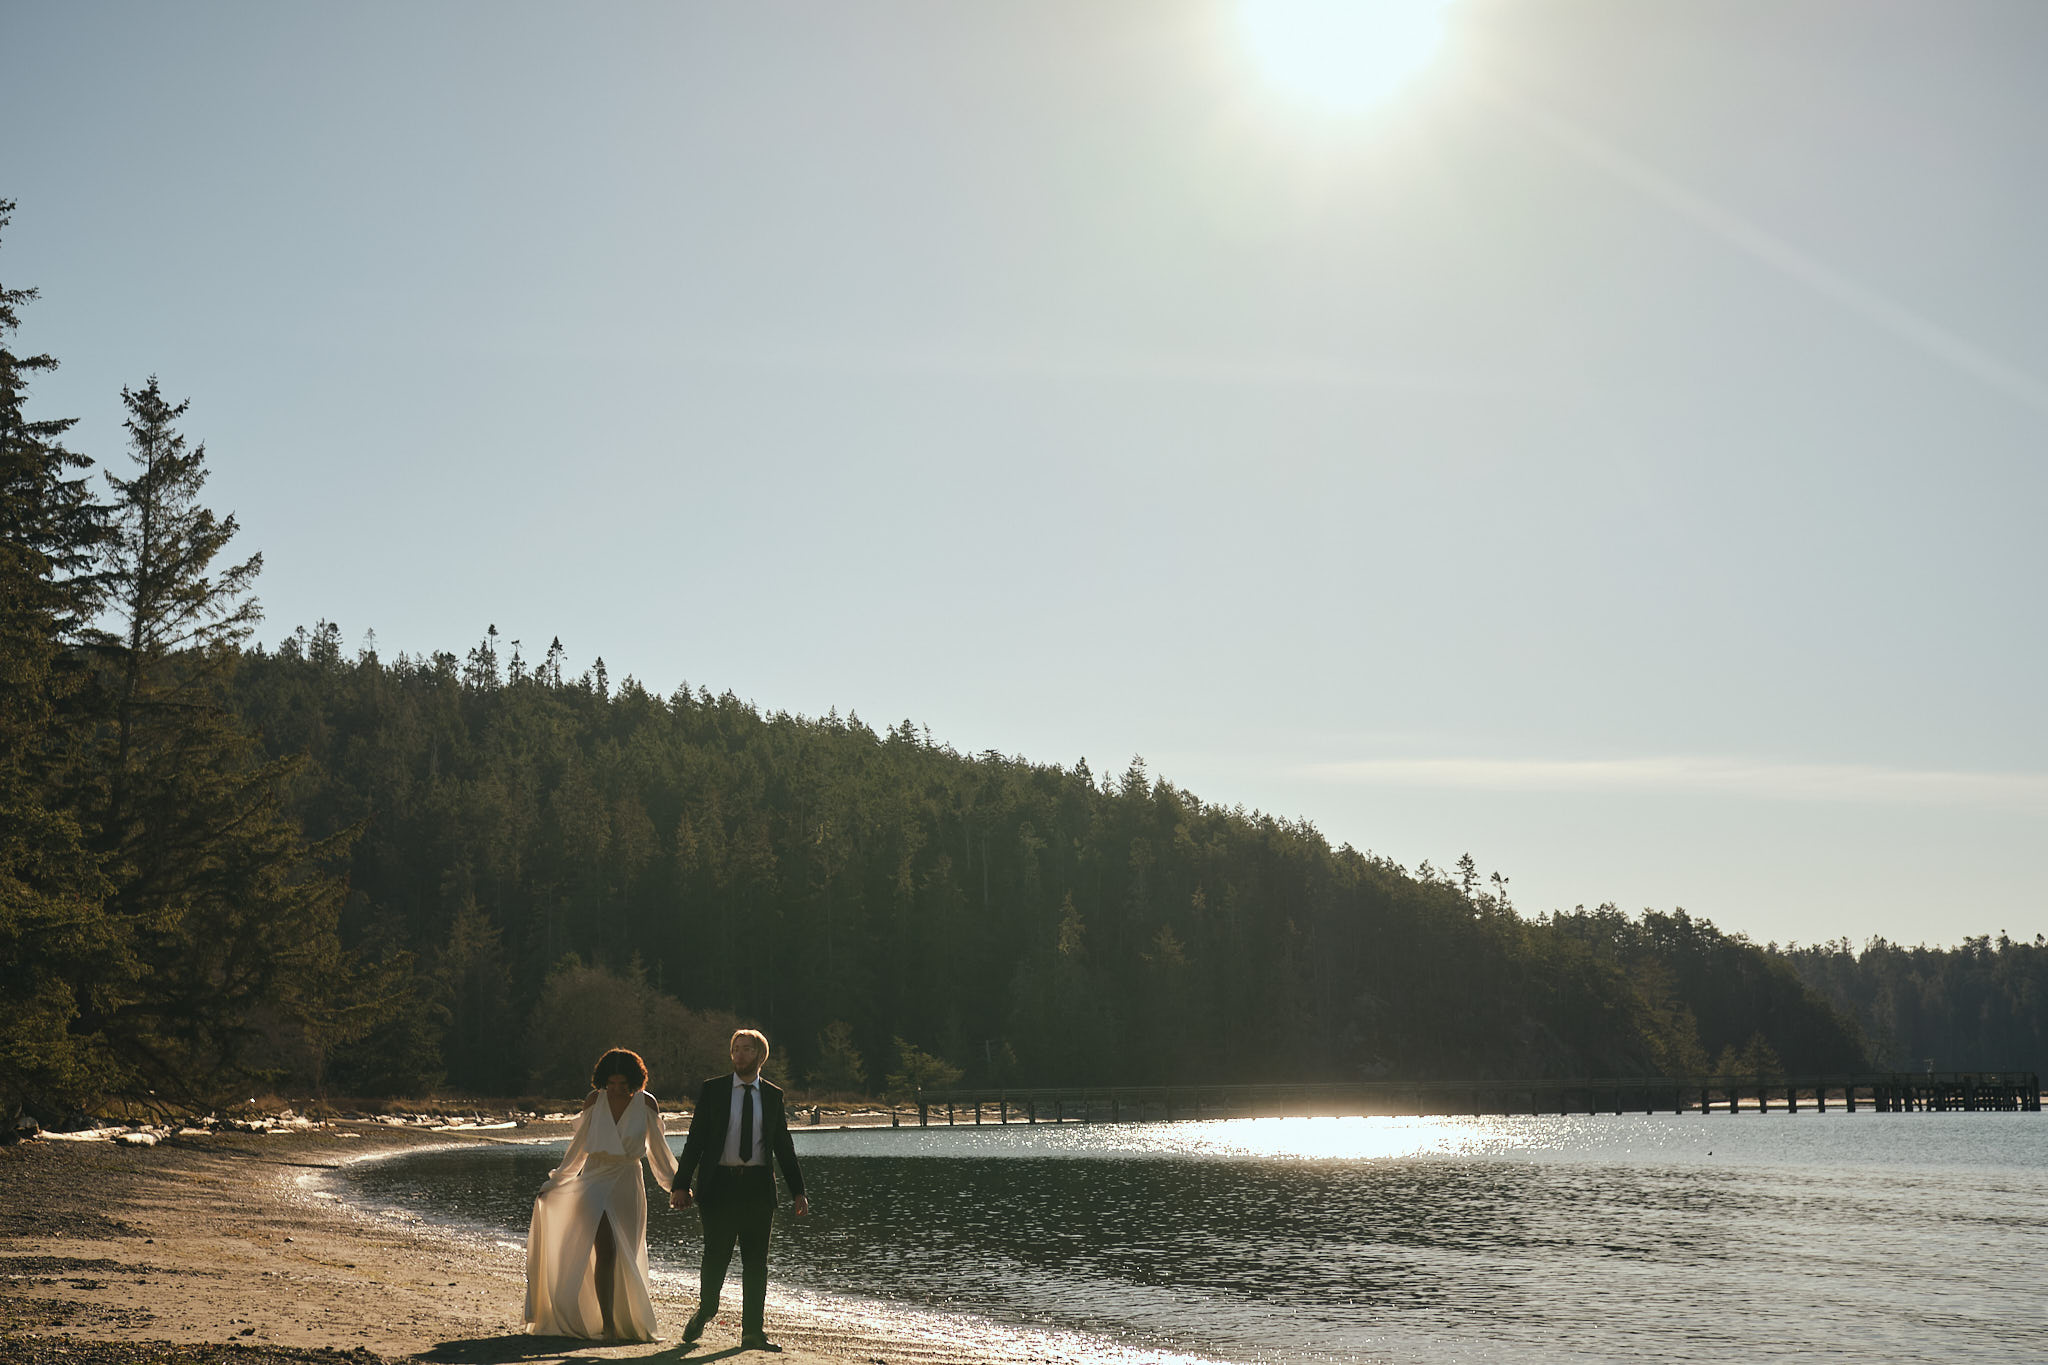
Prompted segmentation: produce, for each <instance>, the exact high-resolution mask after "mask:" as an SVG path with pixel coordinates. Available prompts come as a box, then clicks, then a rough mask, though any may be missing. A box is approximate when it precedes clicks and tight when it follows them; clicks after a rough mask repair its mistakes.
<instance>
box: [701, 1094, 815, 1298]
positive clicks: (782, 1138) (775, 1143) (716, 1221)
mask: <svg viewBox="0 0 2048 1365" xmlns="http://www.w3.org/2000/svg"><path fill="white" fill-rule="evenodd" d="M754 1086H755V1089H756V1090H757V1091H759V1093H760V1097H761V1124H760V1129H759V1131H758V1132H756V1133H755V1134H754V1141H755V1143H756V1144H757V1149H758V1150H759V1151H760V1152H762V1153H764V1154H767V1155H772V1157H773V1158H774V1159H773V1161H772V1162H768V1163H766V1164H763V1165H760V1166H722V1165H720V1164H719V1158H720V1157H721V1156H722V1155H723V1154H724V1152H725V1143H726V1136H727V1132H728V1130H729V1129H730V1127H731V1125H732V1088H733V1078H732V1076H731V1075H724V1076H713V1077H712V1078H711V1079H710V1080H708V1081H706V1082H704V1085H703V1088H702V1089H700V1090H699V1091H698V1092H697V1108H696V1111H695V1112H694V1113H692V1114H691V1115H690V1135H689V1136H688V1137H687V1138H685V1139H684V1140H683V1155H682V1159H681V1161H680V1162H679V1163H678V1165H679V1169H678V1171H677V1173H676V1183H677V1184H678V1185H679V1186H689V1187H690V1188H691V1190H692V1192H693V1193H694V1194H695V1195H696V1198H697V1213H698V1216H699V1217H700V1218H702V1219H703V1222H704V1270H703V1276H702V1279H701V1281H700V1282H699V1285H698V1293H697V1313H698V1315H699V1316H700V1317H703V1318H707V1319H708V1318H709V1317H710V1316H711V1314H713V1313H714V1312H716V1311H717V1310H718V1293H719V1290H720V1289H722V1288H723V1287H724V1285H725V1271H726V1267H727V1266H729V1265H731V1264H732V1249H733V1243H735V1242H737V1243H739V1248H740V1308H741V1312H740V1335H741V1336H742V1337H751V1336H759V1335H761V1333H762V1330H763V1329H762V1320H763V1313H764V1306H765V1304H766V1302H767V1299H768V1230H769V1227H770V1226H771V1225H772V1224H773V1222H774V1220H775V1171H774V1168H775V1167H776V1166H780V1167H782V1178H783V1179H784V1180H786V1181H788V1182H789V1192H790V1194H791V1195H793V1196H795V1197H797V1198H799V1199H800V1198H802V1197H803V1193H804V1173H803V1170H802V1168H801V1167H799V1166H798V1165H797V1163H796V1143H795V1142H794V1141H792V1140H791V1139H790V1136H789V1120H788V1118H787V1117H786V1115H785V1114H784V1112H783V1107H782V1090H781V1088H780V1087H778V1086H775V1085H771V1084H770V1083H769V1082H767V1081H766V1080H757V1081H755V1082H754ZM693 1178H694V1182H695V1183H694V1184H692V1180H693Z"/></svg>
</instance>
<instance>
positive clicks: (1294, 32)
mask: <svg viewBox="0 0 2048 1365" xmlns="http://www.w3.org/2000/svg"><path fill="white" fill-rule="evenodd" d="M1417 4H1420V5H1421V6H1422V12H1416V9H1415V7H1416V5H1417ZM1310 8H1311V9H1312V8H1313V6H1311V7H1310ZM1272 19H1273V16H1272V15H1269V14H1266V15H1262V14H1259V13H1251V12H1248V11H1247V10H1246V9H1244V8H1243V7H1242V6H1240V5H1239V4H1238V3H1236V2H1235V0H1214V2H1212V0H1159V2H1154V0H1118V3H1115V4H1103V3H1100V0H977V2H976V3H974V4H961V3H958V0H864V2H863V3H860V4H835V3H824V2H823V0H813V3H808V4H793V3H784V2H782V0H750V3H745V4H739V3H727V4H708V3H698V4H686V3H661V4H639V3H626V2H623V0H622V2H620V3H608V4H605V5H601V6H600V5H564V4H554V3H548V4H535V3H505V2H497V3H489V4H484V3H467V4H465V3H455V2H454V0H449V2H447V3H440V4H435V5H425V6H422V5H414V4H409V3H408V4H391V3H355V4H350V5H277V4H272V3H267V2H266V3H240V4H228V3H204V2H202V0H194V2H193V3H181V4H179V5H175V6H171V5H162V4H158V3H154V2H153V0H151V2H149V3H98V2H96V0H75V2H71V3H61V4H60V3H56V0H35V2H30V0H0V129H4V130H5V131H4V132H0V198H9V199H13V200H15V201H17V205H18V207H17V209H16V211H15V215H14V220H13V223H12V225H11V226H10V227H9V228H8V229H7V232H6V236H5V239H4V241H0V281H4V282H5V283H6V284H7V285H9V286H10V287H24V286H33V287H36V288H38V289H40V291H41V297H40V298H39V300H38V301H37V302H36V303H34V304H33V305H31V306H30V307H28V308H27V309H26V310H24V311H23V314H22V323H23V326H22V330H21V333H20V335H19V336H18V338H17V346H18V349H26V350H29V351H47V352H49V353H51V354H53V355H55V356H56V357H57V358H58V359H59V360H60V361H61V362H62V368H61V369H60V370H59V371H58V372H57V373H56V374H54V375H51V376H48V377H46V378H44V379H42V380H41V381H39V383H38V385H37V387H36V389H35V390H34V391H33V395H32V400H31V407H30V411H31V414H32V415H34V416H38V417H57V416H72V417H76V418H78V419H79V425H78V426H77V427H76V428H74V431H73V439H72V441H71V444H72V445H73V447H74V448H76V449H78V450H80V451H81V452H83V453H85V454H88V455H91V456H93V457H94V458H95V459H97V460H99V461H101V462H102V463H103V464H106V465H108V466H109V467H110V468H114V469H117V470H118V469H121V468H123V467H124V466H123V461H124V460H125V455H124V453H123V447H122V433H121V430H120V419H121V406H120V391H121V388H122V386H123V385H140V384H141V383H143V382H144V381H145V380H146V379H147V378H148V377H149V376H150V375H152V374H154V375H156V376H158V377H159V378H160V380H161V383H162V385H163V388H164V390H165V392H166V393H167V394H168V395H170V396H172V397H174V398H187V397H189V398H190V400H191V409H190V411H189V413H188V414H187V416H186V418H185V422H184V430H185V432H186V433H187V435H188V436H190V437H192V438H194V439H196V440H200V441H204V443H205V445H206V448H207V451H208V456H209V464H210V468H211V470H212V481H211V482H210V483H209V485H208V489H207V492H208V496H209V501H210V502H211V504H212V505H213V506H214V507H215V508H216V509H218V510H220V511H223V512H226V511H232V512H233V513H234V514H235V515H236V516H237V518H238V519H239V522H240V525H241V527H242V534H241V538H240V540H239V542H238V544H239V545H240V546H245V547H247V549H249V550H261V551H262V553H263V555H264V565H265V567H264V571H263V576H262V578H261V580H260V584H259V595H260V597H261V599H262V603H263V606H264V609H265V612H266V620H265V622H264V624H263V626H262V627H261V628H260V632H259V638H261V639H262V640H264V641H267V642H269V643H271V644H275V643H276V642H277V641H279V640H281V639H282V638H283V637H285V636H286V635H288V634H289V633H290V632H291V631H292V629H293V628H294V627H296V626H300V625H309V626H310V625H312V624H313V623H314V622H316V621H318V620H322V619H324V620H329V621H334V622H336V623H338V624H339V625H340V627H341V629H342V632H343V638H344V640H345V641H346V642H347V643H348V644H349V645H350V646H352V647H354V646H359V645H361V644H362V643H364V641H365V639H366V632H368V631H370V630H374V631H375V639H376V645H377V648H378V650H379V651H380V653H381V654H382V655H383V656H384V657H386V658H389V657H391V656H392V655H394V654H397V653H399V652H401V651H403V652H407V653H415V654H417V653H423V652H431V651H435V650H444V649H445V650H449V651H453V652H456V653H462V652H464V651H466V650H467V649H468V648H469V647H470V646H471V645H473V644H475V643H476V642H477V641H478V640H479V639H481V638H482V637H483V635H484V632H485V630H486V628H487V627H489V626H492V625H495V626H496V627H497V628H498V630H499V631H500V632H501V635H502V636H503V637H504V638H505V639H508V640H518V641H520V642H521V644H522V649H523V652H524V654H525V656H526V657H527V658H529V659H533V658H537V657H538V656H539V655H540V654H542V653H543V652H544V651H545V650H546V648H547V645H548V642H549V641H550V639H552V638H554V637H559V638H560V639H561V641H562V644H563V645H564V647H565V648H566V650H567V651H568V656H569V659H570V662H571V671H580V670H581V669H583V668H585V667H587V666H588V665H589V663H590V662H591V661H592V660H593V659H595V658H596V657H598V656H602V657H603V659H604V660H605V663H606V666H607V668H608V671H609V674H610V676H611V678H612V679H613V680H614V681H615V682H616V681H617V680H619V679H621V678H623V677H625V676H627V675H631V676H632V677H634V678H636V679H638V680H639V681H641V682H642V683H643V684H644V685H645V686H647V687H648V688H649V689H650V690H653V691H656V692H659V693H668V692H670V691H672V690H673V689H675V688H676V687H677V686H678V685H681V684H683V683H685V682H687V683H688V684H689V685H690V686H692V687H693V688H694V687H697V686H705V687H709V688H710V689H711V690H712V691H713V692H725V691H728V690H729V691H731V692H733V693H736V694H737V695H739V696H741V697H743V698H747V699H751V700H753V701H755V702H756V703H758V704H759V705H760V706H761V707H763V708H764V709H766V710H769V711H789V712H795V713H802V714H807V715H822V714H824V713H826V712H827V711H828V710H830V709H833V708H836V709H837V710H838V711H839V712H840V713H841V714H842V715H844V714H846V713H847V712H849V711H851V712H856V713H858V715H859V716H860V717H861V718H862V719H863V720H864V721H866V722H867V723H869V724H870V725H872V726H874V727H875V728H877V729H880V728H882V727H884V726H886V725H889V724H893V723H895V722H897V721H899V720H903V719H906V718H907V719H910V720H913V721H914V722H916V723H918V724H919V725H922V726H927V727H929V729H930V731H931V733H932V736H933V738H934V739H935V740H937V741H939V742H943V743H949V744H951V745H953V746H954V747H956V748H958V749H960V750H962V751H981V750H987V749H994V750H998V751H1000V752H1002V753H1005V754H1015V755H1022V756H1023V757H1025V758H1028V759H1030V760H1032V761H1036V762H1043V763H1058V764H1061V765H1071V764H1073V763H1074V762H1076V761H1077V760H1079V759H1081V758H1083V757H1085V758H1086V759H1087V760H1088V762H1089V764H1090V766H1091V767H1092V768H1093V770H1094V771H1095V772H1096V773H1097V774H1104V773H1114V772H1121V771H1122V770H1123V769H1124V768H1125V767H1126V765H1127V764H1128V763H1129V761H1130V759H1131V758H1132V756H1133V755H1142V756H1143V758H1144V760H1145V762H1146V764H1147V766H1148V769H1149V771H1150V772H1151V773H1152V774H1153V775H1154V776H1157V777H1162V778H1165V779H1167V780H1169V781H1172V782H1173V783H1175V784H1176V785H1178V786H1181V787H1183V788H1186V789H1188V790H1190V791H1192V792H1194V793H1195V794H1196V795H1198V796H1200V797H1201V798H1202V799H1204V800H1205V801H1208V802H1211V803H1215V804H1220V805H1224V806H1232V805H1240V804H1241V805H1243V806H1244V807H1246V808H1247V809H1257V810H1263V811H1267V812H1271V813H1274V814H1277V815H1281V816H1284V817H1287V818H1289V819H1305V820H1308V821H1310V822H1312V823H1313V824H1314V825H1315V826H1316V827H1317V828H1319V829H1320V830H1321V831H1322V832H1323V833H1324V834H1325V835H1326V836H1327V837H1328V838H1329V839H1330V841H1331V842H1332V843H1333V844H1337V843H1349V844H1351V845H1353V846H1355V847H1357V848H1359V849H1363V850H1370V851H1372V852H1375V853H1378V854H1382V855H1385V856H1387V857H1390V858H1392V859H1394V860H1395V861H1397V862H1399V863H1401V864H1403V865H1405V866H1408V867H1410V868H1414V867H1417V866H1418V865H1420V864H1421V863H1423V862H1424V861H1425V860H1428V861H1430V862H1432V863H1433V864H1434V865H1435V866H1438V867H1444V866H1448V865H1449V864H1451V863H1452V862H1454V861H1455V860H1456V859H1457V858H1458V856H1459V855H1460V854H1462V853H1465V852H1470V853H1471V854H1472V855H1473V856H1474V858H1475V859H1476V860H1477V861H1478V863H1479V866H1480V868H1481V871H1482V873H1485V872H1492V871H1496V870H1497V871H1499V872H1500V873H1502V874H1503V875H1504V876H1506V877H1507V878H1509V882H1508V890H1509V894H1510V896H1511V897H1512V898H1513V901H1514V903H1515V905H1516V906H1517V908H1518V909H1520V910H1521V911H1523V912H1524V913H1528V914H1537V913H1542V912H1545V911H1550V910H1570V909H1571V908H1572V907H1574V906H1577V905H1584V906H1587V907H1589V908H1590V907H1592V906H1595V905H1598V904H1600V903H1603V902H1612V903H1615V904H1617V905H1619V906H1620V907H1621V908H1622V909H1624V910H1627V911H1629V912H1631V913H1633V912H1636V911H1640V910H1642V909H1645V908H1654V909H1658V910H1664V911H1669V910H1672V909H1675V908H1681V907H1682V908H1684V909H1686V910H1688V911H1690V912H1692V913H1693V914H1695V915H1700V916H1704V917H1706V918H1708V919H1711V920H1712V921H1714V922H1715V923H1716V924H1718V925H1720V926H1721V927H1722V928H1724V929H1727V930H1731V931H1736V932H1741V933H1744V934H1747V935H1748V936H1750V937H1751V938H1753V939H1756V940H1758V941H1760V942H1761V941H1771V942H1780V943H1785V942H1802V943H1811V942H1816V941H1822V940H1829V939H1835V938H1843V937H1846V938H1848V939H1849V940H1851V941H1852V942H1853V943H1855V944H1858V945H1860V944H1862V943H1863V942H1865V941H1866V940H1867V939H1869V938H1870V937H1872V936H1874V935H1882V936H1884V937H1886V938H1888V939H1891V940H1893V941H1894V942H1906V943H1919V942H1927V943H1935V944H1948V943H1954V942H1957V941H1959V940H1960V939H1961V938H1962V937H1964V936H1965V935H1975V934H1984V933H1988V934H1993V935H1996V934H1998V933H2000V932H2007V933H2010V934H2011V935H2012V936H2013V937H2015V938H2025V939H2032V938H2033V937H2034V935H2035V934H2037V933H2041V932H2044V931H2048V893H2044V891H2043V878H2042V877H2041V875H2040V874H2039V870H2038V869H2037V868H2036V867H2035V865H2034V861H2035V857H2036V856H2037V855H2039V854H2040V853H2041V852H2042V850H2043V847H2044V841H2043V838H2042V835H2043V831H2044V827H2048V720H2044V714H2043V707H2042V698H2043V688H2042V681H2043V674H2044V665H2048V615H2044V612H2043V610H2042V602H2041V590H2042V586H2043V584H2044V582H2048V572H2044V571H2048V536H2044V535H2043V534H2042V527H2043V513H2044V510H2048V442H2044V437H2048V269H2044V267H2043V265H2042V260H2043V258H2042V255H2041V240H2040V237H2041V234H2040V228H2041V224H2042V223H2043V222H2044V221H2048V178H2044V177H2043V176H2042V174H2041V168H2042V167H2043V166H2048V82H2043V81H2042V80H2041V79H2040V72H2041V71H2042V70H2043V69H2048V6H2044V5H2041V4H2040V3H2038V0H2002V2H2001V0H1943V3H1941V4H1938V5H1937V4H1928V3H1924V0H1665V2H1664V3H1658V4H1654V5H1650V4H1643V3H1641V0H1449V3H1448V4H1441V3H1440V0H1382V3H1379V4H1373V3H1370V2H1369V0H1367V2H1365V3H1361V4H1360V5H1357V6H1339V7H1338V8H1337V10H1336V11H1335V12H1333V13H1330V14H1326V15H1324V16H1322V17H1320V18H1318V17H1317V16H1316V15H1314V14H1313V13H1309V14H1307V15H1305V16H1287V15H1282V16H1280V17H1279V18H1278V20H1277V21H1275V23H1276V24H1277V30H1278V33H1279V37H1278V38H1277V39H1276V38H1273V37H1272V28H1273V25H1267V26H1266V27H1262V26H1261V25H1262V24H1265V23H1266V21H1268V20H1272ZM1395 21H1402V22H1405V23H1408V24H1409V27H1408V28H1403V27H1402V26H1401V24H1400V23H1396V22H1395ZM1416 24H1419V25H1421V28H1420V30H1418V31H1420V32H1423V33H1424V34H1425V36H1434V37H1436V38H1437V39H1438V41H1436V43H1435V45H1434V47H1431V46H1430V45H1429V44H1428V43H1419V44H1418V45H1417V46H1415V47H1414V48H1413V49H1412V50H1411V49H1410V48H1409V47H1407V46H1406V45H1405V44H1406V43H1407V37H1406V34H1407V33H1408V32H1409V31H1410V29H1412V28H1413V27H1414V25H1416ZM1432 24H1434V25H1436V26H1437V27H1436V28H1435V29H1434V30H1432V29H1431V28H1430V25H1432ZM1403 55H1407V56H1409V57H1411V58H1412V60H1411V61H1410V62H1409V64H1408V65H1407V67H1405V68H1401V67H1400V66H1399V64H1398V63H1397V64H1396V66H1397V69H1396V70H1395V72H1394V74H1393V76H1392V77H1390V78H1389V79H1388V80H1387V81H1379V80H1378V78H1379V77H1380V76H1382V75H1384V74H1385V73H1384V72H1383V71H1382V70H1381V68H1382V67H1383V66H1384V65H1385V64H1386V60H1387V59H1389V58H1390V57H1400V56H1403ZM1311 68H1313V69H1311ZM1368 76H1371V77H1372V78H1373V80H1374V81H1377V82H1378V83H1376V84H1372V85H1371V90H1370V97H1369V92H1368Z"/></svg>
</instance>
